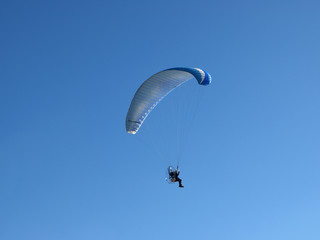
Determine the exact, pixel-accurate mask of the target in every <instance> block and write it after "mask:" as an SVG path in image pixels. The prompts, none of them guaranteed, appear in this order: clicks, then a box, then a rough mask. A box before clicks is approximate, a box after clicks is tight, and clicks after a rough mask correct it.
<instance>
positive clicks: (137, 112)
mask: <svg viewBox="0 0 320 240" xmlns="http://www.w3.org/2000/svg"><path fill="white" fill-rule="evenodd" d="M194 78H195V79H196V80H197V81H198V83H199V84H200V85H208V84H210V83H211V76H210V75H209V74H208V73H207V72H205V71H204V70H201V69H199V68H184V67H179V68H170V69H167V70H164V71H161V72H159V73H156V74H154V75H152V76H151V77H150V78H149V79H147V80H146V81H145V82H144V83H143V84H142V85H141V86H140V87H139V89H138V90H137V92H136V94H135V95H134V97H133V99H132V102H131V105H130V108H129V111H128V113H127V117H126V130H127V133H130V134H136V133H137V132H138V131H139V128H140V127H141V125H142V123H143V122H144V120H145V119H146V117H147V116H148V115H149V113H150V112H151V111H152V110H153V109H154V108H155V106H157V104H158V103H159V102H160V101H161V100H162V99H163V98H164V97H165V96H167V95H168V94H169V93H170V92H171V91H172V90H174V89H175V88H177V87H179V86H180V85H181V84H183V83H185V82H187V81H188V80H191V79H194Z"/></svg>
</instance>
